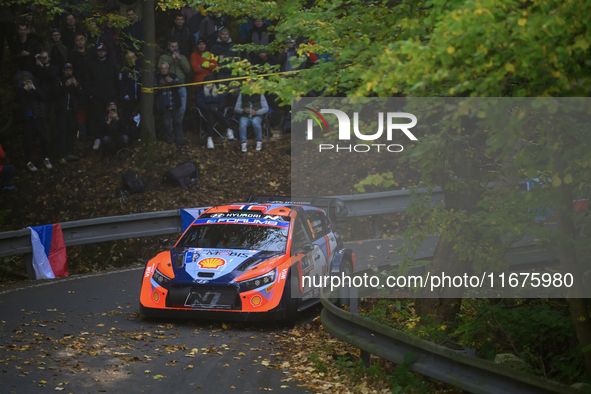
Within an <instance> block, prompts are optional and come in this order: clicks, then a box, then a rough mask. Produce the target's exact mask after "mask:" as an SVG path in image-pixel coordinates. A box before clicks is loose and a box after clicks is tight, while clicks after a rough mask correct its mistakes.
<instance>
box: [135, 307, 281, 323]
mask: <svg viewBox="0 0 591 394" xmlns="http://www.w3.org/2000/svg"><path fill="white" fill-rule="evenodd" d="M140 316H142V317H149V318H150V317H155V318H164V319H195V320H224V321H267V320H281V319H284V318H285V309H281V310H271V311H267V312H241V311H235V312H231V311H220V310H203V309H178V308H166V309H163V308H148V307H145V306H143V305H141V304H140Z"/></svg>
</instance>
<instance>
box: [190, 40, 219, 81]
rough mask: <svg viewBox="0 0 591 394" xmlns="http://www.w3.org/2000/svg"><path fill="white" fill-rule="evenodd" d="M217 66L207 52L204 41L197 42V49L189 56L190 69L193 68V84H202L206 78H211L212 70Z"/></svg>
mask: <svg viewBox="0 0 591 394" xmlns="http://www.w3.org/2000/svg"><path fill="white" fill-rule="evenodd" d="M217 66H218V62H217V61H216V60H215V58H214V56H213V54H212V53H211V52H208V51H207V44H206V43H205V40H203V39H202V38H200V39H199V40H198V41H197V49H195V52H193V54H192V55H191V67H192V68H193V82H202V81H203V79H204V78H205V77H206V76H208V75H209V76H213V70H215V69H216V67H217Z"/></svg>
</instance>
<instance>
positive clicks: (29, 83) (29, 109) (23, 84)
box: [18, 71, 52, 172]
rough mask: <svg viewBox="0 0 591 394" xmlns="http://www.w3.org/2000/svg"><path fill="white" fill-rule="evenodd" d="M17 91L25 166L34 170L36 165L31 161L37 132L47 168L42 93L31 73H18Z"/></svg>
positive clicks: (49, 166) (48, 162)
mask: <svg viewBox="0 0 591 394" xmlns="http://www.w3.org/2000/svg"><path fill="white" fill-rule="evenodd" d="M18 93H19V96H20V97H21V100H22V114H23V120H24V121H25V128H24V134H23V139H24V141H23V142H24V144H23V145H24V146H25V160H26V161H27V168H28V169H29V170H30V171H32V172H35V171H37V167H35V165H34V164H33V162H32V161H31V158H32V155H33V136H34V134H37V136H38V137H39V140H40V142H41V153H42V154H43V156H44V157H45V159H44V160H43V163H44V164H45V167H46V168H47V169H51V168H52V165H51V162H50V161H49V157H48V156H49V155H48V153H49V151H48V149H47V147H48V143H47V137H46V132H45V110H44V106H43V101H44V100H45V99H44V97H43V93H42V92H41V91H40V90H39V89H37V87H36V86H35V83H34V82H33V78H32V76H31V74H29V73H28V72H26V71H25V72H23V73H21V75H20V84H19V86H18Z"/></svg>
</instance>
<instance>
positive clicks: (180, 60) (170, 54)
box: [158, 39, 192, 122]
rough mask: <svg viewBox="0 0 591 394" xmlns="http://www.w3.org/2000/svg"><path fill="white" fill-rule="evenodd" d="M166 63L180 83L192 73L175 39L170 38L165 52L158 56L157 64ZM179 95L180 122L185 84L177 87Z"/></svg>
mask: <svg viewBox="0 0 591 394" xmlns="http://www.w3.org/2000/svg"><path fill="white" fill-rule="evenodd" d="M164 62H166V63H168V64H169V65H170V69H169V70H168V71H169V72H170V73H172V74H175V75H176V76H177V78H178V79H179V81H180V83H181V85H182V84H184V83H185V81H186V80H187V78H186V76H187V75H192V72H191V64H190V63H189V59H187V57H186V56H185V55H182V54H181V53H180V51H179V43H178V41H177V40H176V39H171V40H170V41H169V42H168V48H167V49H166V52H165V53H164V54H163V55H162V56H160V60H158V64H162V63H164ZM179 96H180V98H181V122H182V121H183V118H184V117H185V110H186V108H187V88H186V87H185V86H183V87H180V88H179Z"/></svg>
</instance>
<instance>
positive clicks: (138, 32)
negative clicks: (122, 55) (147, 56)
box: [121, 7, 144, 53]
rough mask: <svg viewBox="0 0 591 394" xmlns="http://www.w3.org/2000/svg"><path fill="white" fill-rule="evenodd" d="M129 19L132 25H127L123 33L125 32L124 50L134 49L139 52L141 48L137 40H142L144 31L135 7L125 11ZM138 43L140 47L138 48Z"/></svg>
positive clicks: (133, 50)
mask: <svg viewBox="0 0 591 394" xmlns="http://www.w3.org/2000/svg"><path fill="white" fill-rule="evenodd" d="M125 16H126V17H127V20H128V21H129V23H130V25H129V26H125V27H124V28H123V29H122V30H121V33H123V34H122V35H123V50H124V51H125V52H127V51H132V52H134V53H135V52H137V51H138V50H140V49H141V47H139V45H141V44H140V43H137V41H142V40H143V37H144V34H143V32H142V22H141V21H140V20H139V18H138V16H137V15H136V14H135V10H134V9H133V8H131V7H130V8H128V9H127V12H126V13H125ZM136 44H137V45H138V47H137V48H136Z"/></svg>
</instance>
